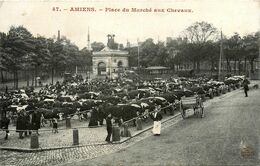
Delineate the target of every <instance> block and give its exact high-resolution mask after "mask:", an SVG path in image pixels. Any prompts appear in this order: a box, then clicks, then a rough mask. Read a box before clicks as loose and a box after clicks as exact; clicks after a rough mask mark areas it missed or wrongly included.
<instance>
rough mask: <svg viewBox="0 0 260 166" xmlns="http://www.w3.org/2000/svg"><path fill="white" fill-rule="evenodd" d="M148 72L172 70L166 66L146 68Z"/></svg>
mask: <svg viewBox="0 0 260 166" xmlns="http://www.w3.org/2000/svg"><path fill="white" fill-rule="evenodd" d="M145 69H146V70H164V69H170V68H169V67H164V66H150V67H147V68H145Z"/></svg>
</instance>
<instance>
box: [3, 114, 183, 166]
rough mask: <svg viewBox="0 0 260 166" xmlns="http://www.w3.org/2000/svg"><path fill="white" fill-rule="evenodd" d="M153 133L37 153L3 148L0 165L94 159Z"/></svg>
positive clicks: (26, 164) (27, 165) (60, 162)
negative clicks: (115, 142)
mask: <svg viewBox="0 0 260 166" xmlns="http://www.w3.org/2000/svg"><path fill="white" fill-rule="evenodd" d="M179 120H181V118H180V117H177V118H175V119H173V120H170V121H167V122H165V123H164V124H163V126H162V128H163V129H164V128H167V127H169V126H171V125H173V124H175V123H176V122H178V121H179ZM151 135H152V133H151V130H148V131H147V132H144V133H142V134H140V135H138V136H136V137H134V138H132V139H130V140H128V141H126V142H124V143H122V144H107V145H90V146H84V147H77V148H68V149H59V150H51V151H43V152H37V153H23V152H11V151H6V150H1V151H0V156H1V162H0V165H3V166H8V165H16V166H29V165H58V164H63V163H72V162H75V161H78V160H83V159H84V160H85V159H92V158H95V157H98V156H102V155H106V154H110V153H113V152H116V151H118V150H120V149H124V148H127V147H129V146H131V145H133V144H135V143H137V142H139V141H140V140H143V139H145V138H147V137H149V136H151Z"/></svg>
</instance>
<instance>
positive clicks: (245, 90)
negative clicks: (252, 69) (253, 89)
mask: <svg viewBox="0 0 260 166" xmlns="http://www.w3.org/2000/svg"><path fill="white" fill-rule="evenodd" d="M249 84H250V82H249V81H248V79H246V77H245V78H244V80H243V82H242V85H243V87H244V92H245V97H248V94H247V91H248V90H249V87H248V85H249Z"/></svg>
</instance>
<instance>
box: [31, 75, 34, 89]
mask: <svg viewBox="0 0 260 166" xmlns="http://www.w3.org/2000/svg"><path fill="white" fill-rule="evenodd" d="M31 74H32V85H31V86H32V87H33V86H34V72H33V71H31Z"/></svg>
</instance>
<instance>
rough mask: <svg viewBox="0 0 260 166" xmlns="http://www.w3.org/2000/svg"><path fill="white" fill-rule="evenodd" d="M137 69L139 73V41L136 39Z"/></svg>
mask: <svg viewBox="0 0 260 166" xmlns="http://www.w3.org/2000/svg"><path fill="white" fill-rule="evenodd" d="M137 65H138V66H137V69H138V72H139V69H140V48H139V39H137Z"/></svg>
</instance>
